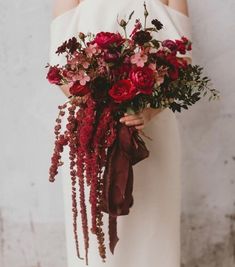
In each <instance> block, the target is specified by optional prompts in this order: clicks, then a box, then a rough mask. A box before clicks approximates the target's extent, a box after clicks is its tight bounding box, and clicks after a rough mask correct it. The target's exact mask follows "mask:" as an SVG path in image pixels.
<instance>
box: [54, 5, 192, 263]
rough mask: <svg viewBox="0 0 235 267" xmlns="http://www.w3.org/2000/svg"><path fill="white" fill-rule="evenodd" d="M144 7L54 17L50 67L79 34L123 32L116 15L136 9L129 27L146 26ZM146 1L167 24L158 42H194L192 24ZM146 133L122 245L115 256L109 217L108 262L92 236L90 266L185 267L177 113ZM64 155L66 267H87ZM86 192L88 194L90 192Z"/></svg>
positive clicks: (86, 9) (95, 8)
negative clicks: (67, 41) (74, 220)
mask: <svg viewBox="0 0 235 267" xmlns="http://www.w3.org/2000/svg"><path fill="white" fill-rule="evenodd" d="M143 2H144V1H142V0H83V1H82V2H80V4H79V5H78V6H77V7H76V8H73V9H71V10H69V11H67V12H65V13H64V14H62V15H60V16H58V17H56V18H54V19H53V20H52V22H51V47H50V63H51V64H58V63H59V64H63V63H64V58H63V57H58V56H57V55H55V53H54V52H55V50H56V48H57V47H58V46H59V45H60V44H61V43H62V42H63V41H64V40H65V39H68V38H69V37H71V36H74V35H76V34H77V33H78V32H80V31H81V32H84V33H87V32H93V33H97V32H99V31H116V30H120V31H122V29H121V28H120V27H119V26H118V24H117V22H116V18H117V14H118V15H119V18H123V17H125V16H126V18H128V16H129V14H130V13H131V11H133V10H135V13H134V15H133V17H132V22H131V23H130V25H129V26H128V29H132V26H133V25H134V22H135V19H136V18H140V19H141V20H142V21H143V18H144V16H143V11H144V9H143ZM145 2H146V5H147V9H148V11H149V17H148V23H149V24H150V22H151V20H152V19H153V18H157V19H159V20H160V21H161V22H162V23H163V25H164V29H163V30H161V31H160V32H159V33H158V34H157V38H158V39H159V40H163V39H168V38H170V39H179V38H180V37H181V36H183V35H184V36H186V37H188V38H189V39H191V37H192V36H191V25H190V21H189V18H188V17H187V16H185V15H184V14H182V13H180V12H178V11H176V10H174V9H172V8H170V7H168V6H166V5H164V4H162V2H160V1H158V0H146V1H145ZM128 29H127V30H128ZM187 56H188V57H192V53H191V52H187ZM145 133H146V134H147V135H148V136H150V137H151V138H152V139H153V141H151V140H149V139H147V138H144V137H143V139H144V140H145V142H146V145H147V147H148V149H149V151H150V156H149V158H147V159H145V160H143V161H141V162H140V163H138V164H137V165H135V166H134V188H133V197H134V205H133V207H132V208H131V209H130V213H129V214H128V215H126V216H119V217H118V219H117V234H118V237H119V241H118V243H117V245H116V247H115V250H114V255H113V254H112V253H111V252H110V251H109V246H108V232H107V229H108V216H104V226H103V230H104V232H105V240H106V248H107V249H106V256H107V259H106V262H105V263H104V262H102V260H101V258H100V256H99V253H98V246H97V241H96V236H95V235H93V234H91V233H90V236H89V237H90V245H89V253H88V257H89V266H90V267H102V266H106V267H143V266H144V267H180V215H181V139H180V132H179V128H178V122H177V118H176V116H175V113H173V112H172V111H171V110H170V109H168V108H167V109H165V110H164V111H162V112H161V113H159V114H158V115H156V116H155V117H154V118H153V119H152V120H151V121H150V122H149V123H148V124H147V125H146V127H145ZM64 152H65V153H64V156H63V160H64V162H65V164H64V166H63V167H62V180H63V190H64V191H63V192H64V204H65V206H64V207H65V232H66V247H67V266H66V267H78V266H81V267H82V266H86V265H85V261H83V260H80V259H78V258H77V257H76V250H75V244H74V237H73V227H72V212H71V207H72V206H71V205H72V204H71V181H70V175H69V160H68V150H67V149H66V150H65V151H64ZM86 193H87V194H88V191H87V190H86ZM87 205H89V204H88V202H87ZM88 207H89V206H88ZM88 210H89V209H88ZM105 215H107V214H105ZM88 216H90V215H89V213H88ZM88 223H90V221H88ZM78 228H79V229H78V234H79V241H80V242H79V246H80V252H81V254H82V256H84V247H83V235H82V230H81V223H80V221H78ZM89 229H90V227H89Z"/></svg>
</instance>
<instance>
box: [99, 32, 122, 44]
mask: <svg viewBox="0 0 235 267" xmlns="http://www.w3.org/2000/svg"><path fill="white" fill-rule="evenodd" d="M94 42H95V43H96V44H97V45H98V46H100V47H101V48H108V47H109V46H110V45H112V44H115V45H117V46H119V45H121V44H122V43H123V42H124V39H123V38H122V36H121V35H120V33H112V32H99V33H97V34H96V37H95V39H94Z"/></svg>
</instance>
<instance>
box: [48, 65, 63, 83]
mask: <svg viewBox="0 0 235 267" xmlns="http://www.w3.org/2000/svg"><path fill="white" fill-rule="evenodd" d="M46 78H47V79H48V81H49V82H50V83H51V84H57V85H60V82H61V78H62V76H61V75H60V69H59V68H58V67H56V66H54V67H52V66H51V67H50V68H49V71H48V73H47V77H46Z"/></svg>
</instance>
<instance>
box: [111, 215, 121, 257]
mask: <svg viewBox="0 0 235 267" xmlns="http://www.w3.org/2000/svg"><path fill="white" fill-rule="evenodd" d="M118 240H119V238H118V236H117V217H116V216H111V215H109V249H110V251H111V252H112V254H114V249H115V247H116V245H117V242H118Z"/></svg>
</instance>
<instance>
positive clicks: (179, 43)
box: [175, 40, 186, 54]
mask: <svg viewBox="0 0 235 267" xmlns="http://www.w3.org/2000/svg"><path fill="white" fill-rule="evenodd" d="M175 43H176V45H177V50H178V51H179V52H180V54H185V53H186V45H185V43H184V42H183V41H181V40H175Z"/></svg>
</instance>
